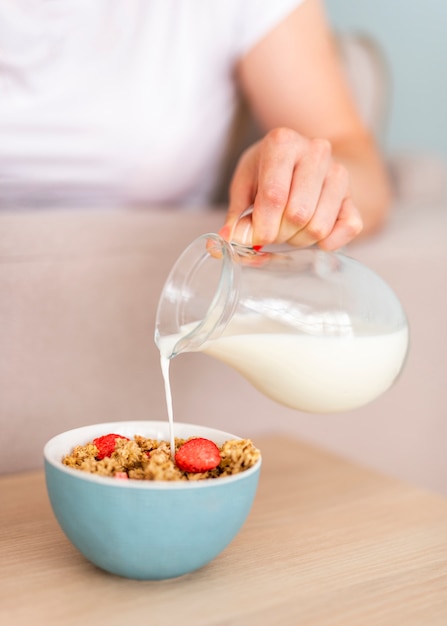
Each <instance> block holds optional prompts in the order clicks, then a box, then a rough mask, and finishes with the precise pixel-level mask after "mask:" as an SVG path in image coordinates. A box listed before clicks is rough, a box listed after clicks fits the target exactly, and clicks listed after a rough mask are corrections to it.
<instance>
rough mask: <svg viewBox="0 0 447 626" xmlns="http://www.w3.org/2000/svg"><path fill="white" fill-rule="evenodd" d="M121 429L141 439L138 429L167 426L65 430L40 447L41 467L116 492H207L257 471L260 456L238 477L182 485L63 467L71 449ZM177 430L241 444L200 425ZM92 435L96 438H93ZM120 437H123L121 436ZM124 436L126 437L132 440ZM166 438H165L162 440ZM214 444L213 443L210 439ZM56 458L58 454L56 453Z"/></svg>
mask: <svg viewBox="0 0 447 626" xmlns="http://www.w3.org/2000/svg"><path fill="white" fill-rule="evenodd" d="M123 425H126V426H125V428H124V429H125V430H130V429H131V428H132V430H134V429H135V428H136V430H134V433H133V435H135V434H139V435H140V434H141V435H143V436H146V435H144V432H140V431H139V430H138V428H143V430H144V425H146V428H148V425H150V427H152V428H159V429H160V430H166V429H168V428H169V424H168V422H167V421H161V420H120V421H114V422H99V423H97V424H86V425H84V426H79V427H77V428H71V429H69V430H66V431H63V432H61V433H59V434H57V435H54V436H53V437H51V439H49V440H48V441H47V442H46V443H45V445H44V447H43V457H44V461H45V466H46V467H47V466H51V467H53V468H54V469H56V470H57V471H59V472H62V473H63V474H66V475H68V476H71V477H72V478H75V479H78V480H81V481H85V482H91V483H96V484H100V485H102V486H104V487H114V488H118V489H143V490H148V489H149V490H185V489H210V488H219V487H221V486H224V485H228V484H229V483H232V482H238V481H240V480H243V479H246V478H248V477H249V476H251V475H252V474H254V473H256V472H258V471H259V469H260V467H261V464H262V455H261V457H260V458H259V459H258V460H257V461H256V463H255V464H254V465H252V467H249V468H248V469H247V470H245V471H243V472H239V473H238V474H234V475H232V476H223V477H220V478H216V479H209V480H192V481H183V480H180V481H179V480H174V481H167V480H117V479H116V478H115V477H113V476H97V475H96V474H91V473H89V472H83V471H80V470H78V469H75V468H73V467H68V466H67V465H63V463H62V456H63V455H64V454H68V453H69V452H70V451H71V450H72V449H73V447H74V446H75V445H82V443H83V442H84V443H87V442H88V441H91V440H92V438H94V437H99V436H101V435H104V434H107V433H111V432H119V430H120V428H121V430H123ZM177 426H179V427H180V428H186V429H188V428H190V429H192V430H203V431H207V432H208V433H209V434H208V438H211V437H212V436H213V434H214V435H215V436H216V438H217V439H218V440H222V442H223V441H226V440H228V439H238V440H241V439H242V437H239V436H237V435H233V434H232V433H228V432H226V431H223V430H220V429H217V428H212V427H209V426H204V425H201V424H191V423H187V422H175V424H174V429H175V428H176V427H177ZM86 432H89V433H93V434H90V435H89V436H87V437H85V436H84V437H83V436H82V434H83V433H86ZM95 432H96V434H94V433H95ZM77 434H79V435H80V437H81V439H80V441H79V442H78V443H75V442H73V440H72V439H71V438H72V437H73V438H74V440H76V435H77ZM122 434H124V433H122ZM133 435H126V436H133ZM192 436H206V435H204V434H202V435H198V434H197V435H194V434H193V435H192ZM166 438H169V437H166ZM64 440H67V441H68V440H69V441H70V443H69V445H67V449H66V451H65V452H62V456H56V453H55V448H58V449H59V447H58V444H61V442H63V441H64ZM213 441H214V439H213ZM59 455H60V452H59Z"/></svg>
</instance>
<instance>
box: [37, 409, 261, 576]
mask: <svg viewBox="0 0 447 626" xmlns="http://www.w3.org/2000/svg"><path fill="white" fill-rule="evenodd" d="M107 433H120V434H122V435H125V436H127V437H129V438H132V437H133V436H134V435H136V434H138V435H143V436H145V437H150V438H154V439H164V440H169V427H168V424H167V422H151V421H147V422H146V421H134V422H111V423H105V424H95V425H93V426H84V427H81V428H76V429H74V430H70V431H67V432H64V433H62V434H60V435H57V436H56V437H53V438H52V439H51V440H50V441H48V443H47V444H46V445H45V448H44V461H45V476H46V483H47V490H48V495H49V498H50V502H51V505H52V508H53V511H54V514H55V516H56V518H57V520H58V522H59V524H60V526H61V528H62V530H63V531H64V533H65V534H66V536H67V537H68V539H69V540H70V541H71V542H72V543H73V544H74V545H75V546H76V548H77V549H78V550H79V551H80V552H81V553H82V554H83V555H84V556H85V557H86V558H87V559H88V560H89V561H91V562H92V563H94V564H95V565H97V566H98V567H100V568H102V569H104V570H106V571H108V572H111V573H113V574H117V575H119V576H124V577H126V578H135V579H142V580H161V579H165V578H174V577H176V576H181V575H183V574H186V573H188V572H192V571H194V570H197V569H199V568H200V567H202V566H204V565H206V564H207V563H209V562H210V561H212V560H213V559H214V558H215V557H216V556H217V555H218V554H219V553H220V552H222V550H223V549H224V548H225V547H226V546H228V544H229V543H230V542H231V541H232V540H233V539H234V537H235V536H236V535H237V533H238V532H239V530H240V529H241V527H242V525H243V524H244V522H245V520H246V518H247V516H248V514H249V512H250V509H251V506H252V504H253V500H254V497H255V493H256V488H257V485H258V479H259V473H260V469H261V460H259V461H258V462H257V463H256V464H255V465H254V466H253V467H251V468H250V469H248V470H246V471H245V472H241V473H240V474H236V475H234V476H228V477H224V478H219V479H214V480H202V481H192V482H184V481H181V482H175V481H174V482H165V481H140V480H117V479H115V478H109V477H101V476H96V475H94V474H89V473H87V472H82V471H79V470H76V469H72V468H69V467H67V466H65V465H63V464H62V462H61V460H62V458H63V457H64V456H65V455H66V454H68V453H70V452H71V451H72V449H73V448H74V447H75V446H76V445H83V444H85V443H87V442H88V441H92V440H93V439H94V438H95V437H99V436H101V435H104V434H107ZM175 436H176V437H181V438H187V437H192V436H194V437H206V438H208V439H211V440H212V441H214V442H215V443H216V444H217V445H221V444H222V443H224V441H226V440H228V439H238V437H235V436H234V435H231V434H229V433H226V432H223V431H220V430H215V429H213V428H206V427H204V426H197V425H192V424H178V423H177V424H176V425H175Z"/></svg>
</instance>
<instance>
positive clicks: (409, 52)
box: [325, 0, 447, 157]
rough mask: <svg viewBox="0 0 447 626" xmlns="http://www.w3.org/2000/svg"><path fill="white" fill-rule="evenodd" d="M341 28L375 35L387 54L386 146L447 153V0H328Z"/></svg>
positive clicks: (394, 149) (331, 11) (401, 149)
mask: <svg viewBox="0 0 447 626" xmlns="http://www.w3.org/2000/svg"><path fill="white" fill-rule="evenodd" d="M325 4H326V7H327V10H328V13H329V17H330V19H331V22H332V24H333V25H334V26H335V28H336V29H337V30H338V31H341V32H344V31H351V32H352V31H354V32H360V33H366V34H369V35H372V36H373V37H374V38H375V39H376V40H377V41H378V42H379V44H380V45H381V46H382V49H383V51H384V53H385V55H386V57H387V58H388V62H389V65H390V73H391V79H392V101H391V111H390V120H389V124H388V132H387V138H386V144H385V147H386V148H387V149H388V151H391V152H396V151H397V152H403V151H410V152H414V151H417V152H434V153H439V154H440V155H443V156H444V157H447V0H325Z"/></svg>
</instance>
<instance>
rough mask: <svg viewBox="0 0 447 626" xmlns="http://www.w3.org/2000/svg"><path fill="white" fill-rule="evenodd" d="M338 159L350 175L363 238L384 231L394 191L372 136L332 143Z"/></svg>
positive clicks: (334, 154) (334, 153) (335, 157)
mask: <svg viewBox="0 0 447 626" xmlns="http://www.w3.org/2000/svg"><path fill="white" fill-rule="evenodd" d="M332 150H333V156H334V159H335V160H337V161H339V162H340V163H342V164H343V165H344V166H345V167H346V169H347V170H348V172H349V176H350V187H351V193H352V198H353V201H354V204H355V205H356V207H357V209H358V210H359V212H360V214H361V216H362V219H363V230H362V233H361V235H370V234H372V233H374V232H376V231H378V230H380V229H381V228H382V227H383V226H384V225H385V224H386V221H387V219H388V215H389V211H390V206H391V201H392V188H391V183H390V179H389V175H388V172H387V170H386V166H385V164H384V160H383V159H382V157H381V155H380V153H379V151H378V149H377V148H376V146H375V144H374V141H373V140H372V139H371V138H370V137H369V136H365V137H364V138H361V139H359V138H357V137H356V139H355V140H353V141H340V142H338V143H336V142H333V143H332Z"/></svg>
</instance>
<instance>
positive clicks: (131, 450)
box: [62, 435, 260, 481]
mask: <svg viewBox="0 0 447 626" xmlns="http://www.w3.org/2000/svg"><path fill="white" fill-rule="evenodd" d="M114 437H115V448H114V450H113V451H112V452H111V453H110V455H109V456H105V457H103V458H99V457H100V456H101V454H100V452H99V449H98V447H97V446H96V445H95V443H93V442H89V443H87V444H85V445H83V446H82V445H80V446H76V447H75V448H74V449H73V451H72V452H71V453H70V454H68V455H66V456H65V457H64V458H63V459H62V463H63V464H64V465H67V466H68V467H72V468H74V469H78V470H82V471H84V472H90V473H92V474H98V475H100V476H109V477H115V478H120V479H122V478H130V479H135V480H167V481H172V480H204V479H208V478H219V477H222V476H231V475H233V474H238V473H239V472H243V471H244V470H246V469H248V468H249V467H252V466H253V465H254V464H255V463H256V461H257V460H258V459H259V458H260V452H259V450H258V449H257V448H256V447H255V446H254V445H253V443H252V441H251V440H250V439H234V440H229V441H226V442H225V443H224V444H223V445H222V446H220V447H219V452H220V457H221V460H220V463H219V464H218V465H217V467H215V468H214V469H211V470H208V471H205V472H187V471H182V470H181V469H180V468H179V467H178V466H177V465H176V463H175V461H174V460H173V459H172V457H171V450H170V445H169V442H168V441H158V440H156V439H148V438H146V437H142V436H141V435H135V436H134V438H133V439H127V438H126V437H124V436H123V437H122V438H120V437H119V435H118V436H117V435H114ZM190 439H193V437H191V438H190ZM190 439H179V438H176V439H175V448H176V451H177V450H178V449H179V448H180V447H181V446H182V445H183V444H184V443H186V441H190Z"/></svg>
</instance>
